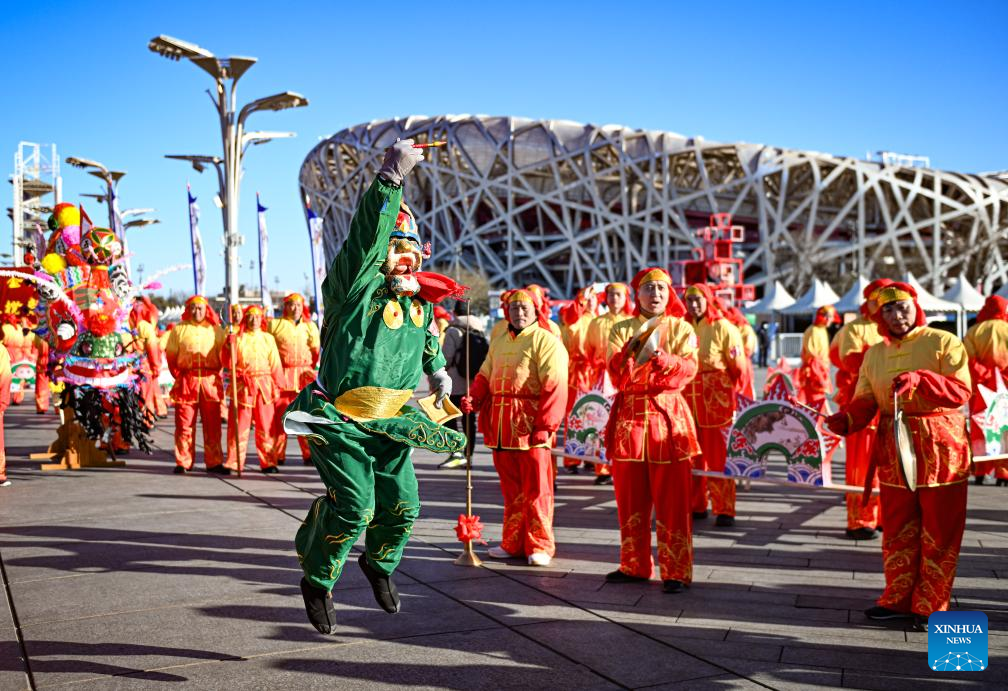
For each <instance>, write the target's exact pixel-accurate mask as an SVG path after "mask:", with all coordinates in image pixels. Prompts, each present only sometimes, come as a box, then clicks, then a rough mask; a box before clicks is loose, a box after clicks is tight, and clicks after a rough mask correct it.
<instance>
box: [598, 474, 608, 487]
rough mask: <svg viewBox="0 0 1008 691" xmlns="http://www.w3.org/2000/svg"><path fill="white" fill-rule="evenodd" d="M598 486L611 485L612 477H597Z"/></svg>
mask: <svg viewBox="0 0 1008 691" xmlns="http://www.w3.org/2000/svg"><path fill="white" fill-rule="evenodd" d="M595 484H596V485H611V484H612V475H598V476H596V477H595Z"/></svg>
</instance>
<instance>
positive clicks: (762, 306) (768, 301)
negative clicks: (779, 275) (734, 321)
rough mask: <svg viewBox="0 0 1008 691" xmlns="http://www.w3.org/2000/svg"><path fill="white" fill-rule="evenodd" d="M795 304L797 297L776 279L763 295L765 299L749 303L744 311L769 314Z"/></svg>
mask: <svg viewBox="0 0 1008 691" xmlns="http://www.w3.org/2000/svg"><path fill="white" fill-rule="evenodd" d="M793 304H795V299H794V298H793V297H791V293H789V292H787V288H785V287H784V286H783V284H781V282H780V281H774V283H773V285H772V286H770V288H769V289H768V290H767V291H766V293H765V294H764V295H763V299H762V300H759V301H757V302H756V303H754V304H752V305H749V306H748V307H746V308H745V309H744V310H743V311H745V312H749V313H751V314H767V313H768V312H780V311H781V310H783V309H784V308H785V307H790V306H791V305H793Z"/></svg>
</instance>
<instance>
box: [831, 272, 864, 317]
mask: <svg viewBox="0 0 1008 691" xmlns="http://www.w3.org/2000/svg"><path fill="white" fill-rule="evenodd" d="M869 283H871V281H869V280H868V279H867V278H865V277H864V276H861V275H860V274H859V275H858V277H857V280H856V281H854V285H852V286H851V288H850V290H848V291H847V292H846V293H844V294H843V297H842V298H840V299H839V300H838V301H837V303H836V304H835V305H833V306H834V307H836V310H837V312H839V313H840V314H843V313H844V312H858V311H859V310H860V309H861V303H862V302H863V301H864V289H865V288H867V287H868V284H869Z"/></svg>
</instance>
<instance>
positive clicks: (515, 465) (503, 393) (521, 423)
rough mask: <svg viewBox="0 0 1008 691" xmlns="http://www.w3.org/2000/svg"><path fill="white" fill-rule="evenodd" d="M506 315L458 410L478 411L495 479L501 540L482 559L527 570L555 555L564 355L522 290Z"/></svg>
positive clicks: (564, 404)
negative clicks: (555, 452) (554, 454)
mask: <svg viewBox="0 0 1008 691" xmlns="http://www.w3.org/2000/svg"><path fill="white" fill-rule="evenodd" d="M507 315H508V330H507V332H506V333H505V334H504V335H502V336H500V337H499V338H497V339H495V340H493V341H491V342H490V351H489V352H488V353H487V357H486V360H484V361H483V366H482V367H481V368H480V371H479V374H477V375H476V378H475V379H474V380H473V383H472V388H471V390H470V395H469V396H465V397H463V398H462V405H461V406H460V408H461V409H462V412H463V413H471V412H473V411H474V410H477V411H479V429H480V432H482V433H483V441H484V443H486V445H487V446H488V447H489V448H490V449H491V450H492V451H493V461H494V467H495V468H496V469H497V473H498V475H500V483H501V493H502V494H503V495H504V525H503V537H502V538H501V542H500V545H499V546H496V547H491V548H490V550H489V554H490V556H491V557H494V558H496V559H506V558H508V557H514V556H522V557H525V558H527V560H528V563H529V564H530V565H533V566H548V565H549V563H550V561H551V559H552V557H553V555H554V553H555V552H556V545H555V543H554V539H553V474H552V468H553V459H552V458H551V456H550V449H552V448H553V444H554V440H555V434H556V430H557V428H558V427H559V426H560V423H561V422H562V421H563V418H564V411H565V410H566V408H567V351H566V350H564V347H563V344H561V343H560V340H559V339H557V338H556V337H555V336H553V335H552V334H551V333H550V332H549V331H548V330H547V329H548V327H547V325H546V324H544V316H543V313H542V311H541V310H538V309H537V306H536V302H535V298H534V297H533V295H532V294H531V293H530V292H529V291H527V290H524V289H520V290H515V291H513V292H512V293H511V294H510V295H509V297H508V304H507Z"/></svg>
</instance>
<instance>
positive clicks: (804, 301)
mask: <svg viewBox="0 0 1008 691" xmlns="http://www.w3.org/2000/svg"><path fill="white" fill-rule="evenodd" d="M839 300H840V298H839V297H838V296H837V294H836V293H835V292H834V291H833V289H832V288H830V286H829V284H828V283H826V282H825V281H820V280H819V279H818V278H814V279H812V285H811V286H809V289H808V290H806V291H805V294H804V295H802V296H801V297H800V298H798V300H797V301H796V302H795V303H794V304H793V305H791V306H790V307H788V308H786V309H783V310H781V312H783V313H784V314H812V313H814V312H815V311H816V310H817V309H819V308H820V307H822V306H824V305H835V304H836V303H837V302H838V301H839Z"/></svg>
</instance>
